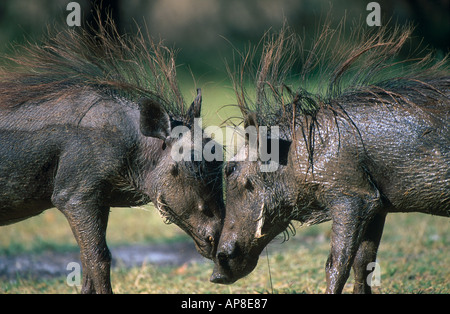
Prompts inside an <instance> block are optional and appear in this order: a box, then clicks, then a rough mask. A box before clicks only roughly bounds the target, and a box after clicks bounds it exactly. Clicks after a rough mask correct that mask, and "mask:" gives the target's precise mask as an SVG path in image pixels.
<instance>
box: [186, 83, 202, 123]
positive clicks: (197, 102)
mask: <svg viewBox="0 0 450 314" xmlns="http://www.w3.org/2000/svg"><path fill="white" fill-rule="evenodd" d="M201 111H202V91H201V89H200V88H197V97H195V99H194V101H193V102H192V104H191V106H190V107H189V109H188V112H187V116H188V120H189V122H190V123H192V124H193V123H194V119H195V118H200V114H201Z"/></svg>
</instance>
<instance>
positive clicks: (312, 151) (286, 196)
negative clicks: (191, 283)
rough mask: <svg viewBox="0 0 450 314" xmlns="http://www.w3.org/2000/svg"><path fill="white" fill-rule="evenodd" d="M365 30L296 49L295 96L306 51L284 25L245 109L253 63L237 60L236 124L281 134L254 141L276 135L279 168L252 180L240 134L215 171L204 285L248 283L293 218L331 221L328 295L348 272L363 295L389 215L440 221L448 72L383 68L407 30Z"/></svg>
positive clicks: (428, 65) (448, 208) (448, 167)
mask: <svg viewBox="0 0 450 314" xmlns="http://www.w3.org/2000/svg"><path fill="white" fill-rule="evenodd" d="M363 28H364V27H363V26H362V27H361V28H359V29H358V31H356V32H355V33H354V35H353V36H352V40H353V41H352V43H348V42H345V41H343V40H341V41H339V39H342V38H343V36H342V33H341V31H340V30H339V29H337V30H333V29H332V28H331V27H330V26H329V25H327V26H326V27H325V28H324V30H323V31H322V33H320V35H319V36H318V37H317V40H316V41H314V43H313V45H312V46H311V47H312V48H311V49H310V50H306V49H305V50H303V53H304V55H305V58H304V59H303V60H302V61H301V65H302V70H301V72H300V74H299V75H296V76H295V78H299V80H300V81H301V84H302V86H303V88H302V87H299V88H298V90H297V91H296V92H293V91H292V90H293V89H292V88H291V87H290V86H288V77H287V74H288V72H289V71H290V70H291V69H292V68H293V66H294V65H295V64H298V63H296V62H294V61H295V60H294V57H293V56H295V55H299V54H300V52H299V51H298V50H297V48H299V49H302V47H304V46H303V45H300V44H299V42H300V40H299V39H298V37H296V36H295V34H293V33H292V32H290V31H289V30H288V29H287V28H285V29H283V30H282V32H281V33H280V34H278V35H267V37H266V40H265V42H264V45H263V54H262V57H261V61H260V64H259V67H258V71H257V74H256V82H257V83H256V101H255V102H254V103H253V102H252V100H251V99H250V97H248V96H247V95H249V94H250V93H247V92H246V91H245V90H244V88H243V87H242V86H244V84H243V83H244V80H245V79H246V73H248V72H249V71H248V67H250V66H251V64H250V61H249V60H251V56H250V55H249V54H242V55H243V57H244V58H243V59H244V62H243V65H242V66H241V67H240V69H239V70H237V71H236V73H232V75H236V74H237V76H236V77H237V78H235V79H234V86H235V90H236V95H237V98H238V105H239V106H240V108H241V111H242V114H243V117H244V125H245V127H246V130H257V129H258V128H261V126H269V127H271V129H272V130H274V129H275V128H274V127H275V126H276V127H278V128H279V129H278V130H279V136H277V135H275V136H271V135H269V136H268V138H261V137H260V138H259V139H258V140H257V141H256V145H259V146H261V143H265V142H268V143H272V140H273V138H274V137H275V138H277V137H279V140H278V145H277V146H278V149H279V158H278V160H273V161H276V162H278V167H276V168H275V169H276V170H275V171H262V169H263V168H262V166H263V165H264V163H263V162H262V161H261V159H258V160H254V161H251V160H248V156H250V155H251V153H252V152H251V148H252V143H251V141H250V138H252V136H251V135H252V132H246V133H247V134H246V136H247V140H246V143H245V145H244V146H243V147H242V148H241V150H240V151H238V153H237V154H236V156H235V160H231V161H229V162H228V163H227V166H226V170H225V175H226V190H227V192H226V211H225V212H226V215H225V221H224V226H223V230H222V233H221V237H220V241H219V245H218V249H217V260H216V265H215V269H214V272H213V274H212V276H211V281H213V282H215V283H223V284H230V283H233V282H234V281H236V280H238V279H239V278H241V277H243V276H246V275H247V274H249V273H250V272H251V271H252V270H253V269H254V267H255V266H256V264H257V261H258V256H259V254H260V253H261V251H262V250H263V248H264V247H265V246H266V245H267V244H268V243H269V242H270V241H271V240H272V239H273V238H274V237H275V236H276V235H277V234H279V233H280V232H282V231H283V230H287V228H288V227H289V226H290V222H291V221H292V220H296V221H300V222H301V223H303V224H306V225H311V224H317V223H321V222H324V221H328V220H331V221H332V232H331V251H330V254H329V258H328V260H327V262H326V278H327V292H329V293H340V292H341V291H342V289H343V286H344V284H345V282H346V280H347V278H348V276H349V272H350V268H351V267H352V265H353V269H354V273H355V285H354V292H355V293H370V292H371V289H370V286H369V285H368V283H367V282H366V278H367V277H368V275H369V273H370V270H367V265H368V263H371V262H374V261H375V258H376V254H377V250H378V245H379V242H380V239H381V235H382V230H383V226H384V222H385V217H386V215H387V213H390V212H422V213H427V214H433V215H439V216H445V217H449V216H450V102H449V86H450V76H449V72H448V63H447V61H446V60H443V61H441V62H438V63H435V64H432V63H433V62H434V60H433V59H432V58H431V57H430V55H427V56H426V57H424V58H420V59H416V60H415V61H413V60H405V61H403V62H399V61H398V60H395V61H393V60H394V57H396V56H397V55H398V52H399V50H400V48H401V47H402V46H404V43H405V41H406V40H407V38H408V37H409V36H410V34H411V29H410V28H408V27H405V28H395V29H393V30H392V32H390V30H389V29H388V28H387V27H381V28H379V29H377V31H375V32H374V31H373V30H372V31H371V33H369V34H368V33H366V32H364V31H361V30H362V29H363ZM298 44H299V45H298ZM305 51H309V53H305ZM399 64H400V65H402V67H401V68H400V67H398V65H399ZM394 68H395V70H394ZM230 72H232V71H230ZM308 77H313V78H316V79H317V80H316V83H315V84H313V83H309V84H308ZM313 81H314V80H313ZM306 88H310V89H314V88H315V92H311V91H310V92H308V91H307V90H306ZM253 132H255V131H253ZM253 135H255V134H253ZM254 137H256V136H254ZM269 138H270V140H269ZM253 144H254V143H253ZM266 146H270V145H266ZM272 146H273V145H272ZM254 149H256V148H254ZM272 154H273V152H272ZM254 155H255V154H254ZM242 160H244V161H242ZM266 163H267V162H266Z"/></svg>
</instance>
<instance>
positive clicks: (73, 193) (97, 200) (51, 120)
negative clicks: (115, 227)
mask: <svg viewBox="0 0 450 314" xmlns="http://www.w3.org/2000/svg"><path fill="white" fill-rule="evenodd" d="M80 29H81V28H78V29H76V30H73V29H66V30H63V31H62V32H58V33H57V34H56V35H49V36H48V37H47V38H46V39H45V40H44V42H43V43H42V44H37V45H29V46H26V47H22V52H21V53H20V54H18V55H17V56H16V57H14V58H11V57H10V58H9V59H10V62H9V65H7V66H6V67H5V68H3V69H2V70H1V72H0V176H1V180H0V225H7V224H11V223H15V222H17V221H20V220H23V219H26V218H29V217H31V216H34V215H37V214H39V213H41V212H42V211H44V210H46V209H48V208H51V207H57V208H58V209H59V210H60V211H61V212H62V213H63V214H64V215H65V217H66V218H67V220H68V221H69V224H70V226H71V228H72V231H73V234H74V236H75V238H76V240H77V242H78V245H79V247H80V253H81V261H82V267H83V286H82V292H83V293H92V292H96V293H109V292H112V290H111V283H110V263H111V256H110V252H109V250H108V247H107V244H106V239H105V233H106V227H107V221H108V215H109V211H110V207H112V206H136V205H143V204H146V203H148V202H150V201H151V202H153V204H154V205H155V207H156V208H157V209H158V210H159V211H160V214H161V215H162V216H163V217H164V218H165V219H166V220H167V222H173V223H175V224H177V225H178V226H179V227H181V228H182V229H183V230H184V231H185V232H187V233H188V234H189V235H190V236H191V237H192V238H193V240H194V241H195V244H196V247H197V250H198V251H199V252H200V253H201V254H202V255H203V256H205V257H207V258H212V257H214V256H215V248H216V245H215V244H214V243H217V241H218V238H219V234H220V231H221V227H222V224H223V216H224V205H223V197H222V163H221V162H220V161H206V160H205V159H198V158H197V159H195V160H193V159H191V158H190V157H191V156H194V155H195V151H194V150H192V151H191V152H190V153H189V154H188V157H189V158H185V159H178V160H177V161H176V160H174V159H173V156H174V154H178V152H177V151H175V152H174V151H173V149H172V148H173V147H176V149H175V150H178V149H179V146H180V145H177V143H178V142H180V141H182V142H183V147H184V148H186V147H188V148H189V147H193V140H194V137H193V136H191V135H190V134H188V133H189V132H190V131H189V130H192V129H193V127H194V119H195V118H198V117H199V116H200V111H201V94H200V90H198V95H197V97H196V98H195V100H194V102H193V103H192V105H191V106H190V107H187V106H186V105H185V102H184V100H183V98H182V96H181V93H180V91H179V88H178V85H177V83H176V71H175V63H174V62H175V61H174V54H173V52H172V51H171V50H170V49H168V48H166V47H165V46H163V44H162V43H156V42H154V41H152V39H151V38H150V37H149V36H148V34H146V33H142V32H140V33H137V34H136V35H133V36H119V34H117V31H116V28H115V26H114V24H113V22H108V23H107V24H101V23H99V30H97V31H92V30H89V31H86V30H80ZM177 126H183V127H184V130H187V132H186V131H185V132H184V133H181V134H178V133H177V134H176V136H173V134H175V133H174V132H172V131H173V130H174V128H175V127H177ZM201 135H202V134H201ZM186 141H191V144H192V145H189V143H188V145H186V143H185V142H186ZM210 141H212V139H211V138H208V137H206V136H202V139H201V141H200V144H202V143H203V146H204V145H205V144H206V143H210ZM210 144H211V143H210ZM213 146H214V147H221V146H220V145H213ZM124 223H126V222H124Z"/></svg>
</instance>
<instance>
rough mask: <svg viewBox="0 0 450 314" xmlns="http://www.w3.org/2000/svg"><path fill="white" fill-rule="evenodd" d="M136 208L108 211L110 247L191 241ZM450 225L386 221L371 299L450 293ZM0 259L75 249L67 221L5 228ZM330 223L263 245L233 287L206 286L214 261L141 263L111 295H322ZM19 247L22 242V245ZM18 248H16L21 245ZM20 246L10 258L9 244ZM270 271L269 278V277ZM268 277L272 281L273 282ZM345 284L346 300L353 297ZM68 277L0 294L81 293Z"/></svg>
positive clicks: (121, 273)
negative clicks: (264, 249)
mask: <svg viewBox="0 0 450 314" xmlns="http://www.w3.org/2000/svg"><path fill="white" fill-rule="evenodd" d="M145 208H146V209H148V210H149V211H145V210H140V209H113V210H112V212H111V218H110V224H109V227H108V234H107V237H108V243H109V244H110V245H116V244H124V243H149V242H153V243H154V242H170V241H175V240H174V239H176V241H190V239H189V238H188V237H187V236H185V235H184V233H183V232H182V231H181V230H180V229H179V228H178V227H176V226H175V225H165V224H164V223H163V222H162V221H161V219H160V218H159V217H158V215H157V213H156V211H155V210H153V209H152V207H151V206H147V207H145ZM448 223H449V221H448V219H447V218H441V217H433V216H427V215H423V214H392V215H390V216H388V219H387V223H386V227H385V232H384V235H383V239H382V243H381V246H380V251H379V255H378V263H379V264H380V266H381V286H380V287H375V288H374V292H375V293H450V271H449V268H448V265H449V263H450V257H449V254H448V252H449V247H450V233H449V229H448V226H449V225H448ZM0 230H1V232H2V237H1V239H0V240H1V241H0V248H1V252H2V253H1V254H13V253H17V252H18V251H20V252H21V253H24V252H29V253H30V254H33V253H34V252H39V251H40V250H43V249H44V248H45V249H48V248H49V247H50V248H54V249H59V250H63V249H67V248H71V249H75V248H76V245H75V241H74V240H73V239H72V235H71V231H70V229H69V227H68V225H67V223H66V222H65V221H64V217H63V216H62V215H61V214H59V212H57V211H56V210H50V211H48V212H46V213H45V214H42V215H40V216H38V217H35V218H32V219H29V220H27V221H24V222H21V223H18V224H16V225H12V226H7V227H2V229H0ZM329 230H330V223H329V222H328V223H325V224H322V225H318V226H313V227H298V228H297V235H296V236H294V237H292V238H291V239H290V240H289V241H288V242H285V243H283V244H280V242H281V239H276V240H274V243H273V244H270V245H269V246H268V255H269V259H268V261H267V258H266V255H265V254H266V253H265V252H263V254H262V256H261V258H260V261H259V263H258V266H257V267H256V269H255V270H254V271H253V272H252V273H251V274H250V275H249V276H247V277H245V278H243V279H241V280H239V281H238V282H236V283H235V284H233V285H230V286H223V285H215V284H212V283H210V282H209V276H210V275H211V272H212V268H213V265H212V262H210V261H205V262H204V263H203V262H202V263H191V264H186V265H182V266H176V267H169V266H155V265H151V264H144V265H142V266H141V267H135V268H131V269H124V268H115V269H113V271H112V284H113V289H114V291H115V292H116V293H323V292H324V291H325V288H326V282H325V271H324V265H325V261H326V259H327V256H328V250H329ZM20 241H23V243H22V242H20ZM19 243H21V244H19ZM12 244H13V246H14V245H16V246H17V247H19V246H20V249H17V251H15V252H13V251H9V250H8V249H7V248H8V246H9V245H12ZM269 266H270V275H271V276H270V275H269ZM270 278H271V280H270ZM352 288H353V283H352V279H351V278H350V279H349V280H348V282H347V285H346V287H345V289H344V293H351V291H352ZM78 292H79V287H78V288H77V287H70V286H68V285H67V284H66V278H65V277H61V278H55V279H37V280H32V279H28V278H27V277H26V276H25V275H20V274H18V277H17V278H16V280H15V281H2V280H0V293H78Z"/></svg>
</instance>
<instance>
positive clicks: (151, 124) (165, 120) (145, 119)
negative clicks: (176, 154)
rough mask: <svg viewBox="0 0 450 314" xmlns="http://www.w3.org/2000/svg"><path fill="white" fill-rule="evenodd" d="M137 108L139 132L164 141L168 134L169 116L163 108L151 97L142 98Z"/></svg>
mask: <svg viewBox="0 0 450 314" xmlns="http://www.w3.org/2000/svg"><path fill="white" fill-rule="evenodd" d="M139 109H140V113H141V116H140V121H139V122H140V129H141V133H142V134H143V135H145V136H151V137H156V138H159V139H162V140H163V141H166V139H167V138H168V137H169V136H170V118H169V115H168V114H167V112H166V111H165V110H164V108H163V107H162V106H161V105H160V104H159V103H158V102H157V101H155V100H153V99H149V98H142V99H141V100H139Z"/></svg>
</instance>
